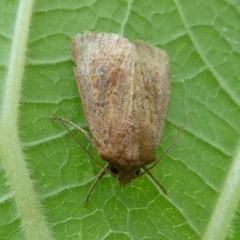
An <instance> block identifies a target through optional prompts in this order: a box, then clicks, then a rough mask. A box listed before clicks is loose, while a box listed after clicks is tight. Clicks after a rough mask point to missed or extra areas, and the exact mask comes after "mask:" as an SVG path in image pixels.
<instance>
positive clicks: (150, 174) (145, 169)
mask: <svg viewBox="0 0 240 240" xmlns="http://www.w3.org/2000/svg"><path fill="white" fill-rule="evenodd" d="M143 169H144V171H145V172H146V173H147V174H148V175H149V176H150V178H151V179H152V180H153V181H154V182H155V183H156V184H157V185H158V186H159V187H160V188H161V189H162V190H163V192H164V193H165V194H166V195H167V191H166V189H165V188H164V187H163V186H162V185H161V183H160V182H158V180H157V179H156V178H155V177H154V176H153V175H152V173H151V172H150V171H149V170H148V169H147V168H146V167H143Z"/></svg>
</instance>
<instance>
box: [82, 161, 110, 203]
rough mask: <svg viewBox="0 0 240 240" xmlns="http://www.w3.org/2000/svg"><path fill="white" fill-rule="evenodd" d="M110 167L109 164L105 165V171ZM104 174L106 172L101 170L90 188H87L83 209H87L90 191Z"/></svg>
mask: <svg viewBox="0 0 240 240" xmlns="http://www.w3.org/2000/svg"><path fill="white" fill-rule="evenodd" d="M109 167H110V164H107V165H106V166H105V168H106V169H108V168H109ZM105 173H106V170H105V169H102V170H101V171H100V172H99V173H98V175H97V176H96V178H95V180H94V182H93V183H92V185H91V187H90V188H89V190H88V192H87V196H86V199H85V207H87V204H88V200H89V197H90V194H91V193H92V190H93V189H94V187H95V186H96V184H97V183H98V181H100V180H101V178H102V177H103V176H104V174H105Z"/></svg>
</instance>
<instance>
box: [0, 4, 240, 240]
mask: <svg viewBox="0 0 240 240" xmlns="http://www.w3.org/2000/svg"><path fill="white" fill-rule="evenodd" d="M0 9H1V17H0V30H1V33H0V52H1V54H0V63H1V65H0V66H1V67H0V78H1V80H0V159H1V172H0V186H1V191H0V213H1V214H0V239H53V238H54V239H108V240H110V239H111V240H112V239H161V240H162V239H174V240H175V239H181V240H182V239H191V240H193V239H207V240H209V239H217V240H219V239H226V238H227V239H236V240H237V239H239V238H240V220H239V217H238V216H239V215H240V212H239V208H238V206H237V205H238V202H239V198H240V192H239V189H240V180H239V176H240V174H239V170H240V157H239V156H240V151H239V147H238V144H239V138H240V137H239V133H240V124H239V122H240V121H239V120H240V118H239V116H240V108H239V105H240V99H239V96H240V87H239V86H240V85H239V80H240V79H239V76H240V68H239V62H240V57H239V52H240V44H239V39H240V31H239V12H240V5H239V3H238V2H237V1H231V0H228V1H222V0H213V1H207V0H202V1H190V0H185V1H180V0H179V1H164V0H152V1H150V0H149V1H145V0H138V1H130V0H129V1H128V0H125V1H124V0H114V1H107V0H97V1H93V0H82V1H77V0H71V1H63V0H62V1H61V0H58V1H43V0H41V1H36V2H35V4H34V5H33V3H32V1H30V0H29V1H27V0H25V1H17V0H15V1H14V0H4V1H1V2H0ZM84 30H91V31H98V32H99V31H104V32H113V33H117V34H120V35H123V36H124V37H126V38H128V39H130V40H131V41H134V40H136V39H141V40H144V41H146V42H148V43H150V44H152V45H155V46H157V47H159V48H162V49H164V50H166V51H167V52H168V54H169V56H170V59H171V75H172V79H171V82H172V85H171V96H170V103H169V109H168V115H167V119H166V123H165V128H164V133H163V137H162V140H161V142H160V145H159V149H158V152H157V155H158V156H159V157H160V156H161V154H162V153H163V152H164V150H165V149H166V148H167V147H168V146H169V144H170V143H171V141H172V139H173V138H174V136H175V135H176V133H177V132H178V130H179V129H180V128H181V126H182V125H183V124H184V123H185V122H186V121H187V120H188V119H189V118H191V121H190V122H189V123H188V124H187V125H186V127H185V128H184V129H183V131H181V133H180V136H179V137H178V138H177V141H176V142H175V143H174V145H173V147H172V148H171V150H170V151H169V152H168V154H167V155H166V156H165V157H164V158H163V159H162V160H161V162H160V163H159V164H158V165H157V166H156V167H155V168H154V169H153V171H152V173H153V174H154V176H155V177H156V178H157V179H158V181H159V182H161V184H162V185H163V186H164V187H165V188H166V189H167V192H168V194H167V195H164V194H163V192H161V190H159V188H158V187H157V186H156V184H155V183H154V182H152V181H151V179H149V178H148V177H147V176H143V177H142V178H139V179H136V180H134V181H133V182H132V183H131V184H129V185H127V186H126V187H124V188H121V187H120V186H119V185H118V183H117V180H116V179H114V178H113V177H112V176H110V175H109V174H106V175H105V176H104V177H103V178H102V179H101V181H100V182H98V184H97V185H96V187H95V188H94V190H93V192H92V195H91V196H90V200H89V203H88V206H87V207H84V200H85V197H86V194H87V191H88V190H89V187H90V186H91V183H92V182H93V180H94V179H95V177H96V175H97V174H98V172H99V171H100V168H99V167H98V166H97V165H96V164H95V163H94V162H93V161H92V160H91V159H89V157H88V156H87V155H86V154H85V153H84V151H83V150H81V148H80V147H79V146H78V145H77V143H76V142H75V141H74V140H73V139H72V138H71V136H70V134H69V133H68V132H67V131H66V129H65V128H64V127H63V126H62V125H61V124H60V123H59V122H57V121H52V120H51V119H50V113H49V111H50V112H52V113H54V114H56V115H57V116H59V117H63V118H66V119H69V120H70V121H72V122H74V123H76V124H77V125H79V126H80V127H82V128H85V129H86V130H87V129H88V128H87V125H86V121H85V118H84V114H83V108H82V105H81V101H80V97H79V93H78V89H77V85H76V81H75V76H74V73H73V67H74V63H73V62H72V60H71V39H72V37H73V36H74V35H76V34H77V33H79V32H82V31H84ZM71 129H72V130H73V133H74V134H75V135H76V136H77V138H78V139H79V141H80V142H81V143H82V144H83V145H84V146H85V147H86V148H87V149H88V150H89V152H90V153H91V154H92V155H93V156H94V157H95V158H96V159H98V160H99V161H101V160H100V159H99V156H98V155H97V153H96V151H95V150H94V149H93V147H92V146H90V145H89V143H88V142H87V140H86V139H85V138H84V136H82V134H81V133H79V132H78V131H77V130H74V129H73V128H71Z"/></svg>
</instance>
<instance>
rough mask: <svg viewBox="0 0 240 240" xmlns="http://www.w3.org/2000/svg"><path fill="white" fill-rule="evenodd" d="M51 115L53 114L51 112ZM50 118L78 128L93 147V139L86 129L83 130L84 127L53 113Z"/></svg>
mask: <svg viewBox="0 0 240 240" xmlns="http://www.w3.org/2000/svg"><path fill="white" fill-rule="evenodd" d="M52 115H53V114H52ZM51 119H53V120H58V121H60V122H66V123H68V124H70V125H72V126H73V127H74V128H76V129H77V130H79V131H80V132H81V133H82V134H83V135H84V136H85V137H86V139H87V140H88V141H89V142H90V143H91V144H92V145H93V146H94V147H95V144H94V141H93V140H92V138H91V137H90V135H89V133H88V132H87V131H85V130H84V129H82V128H81V127H79V126H78V125H77V124H75V123H74V122H71V121H69V120H67V119H65V118H60V117H57V116H55V115H53V116H52V117H51Z"/></svg>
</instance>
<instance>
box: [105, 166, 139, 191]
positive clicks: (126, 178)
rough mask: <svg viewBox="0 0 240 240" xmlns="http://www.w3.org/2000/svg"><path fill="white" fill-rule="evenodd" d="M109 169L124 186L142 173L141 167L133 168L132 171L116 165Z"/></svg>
mask: <svg viewBox="0 0 240 240" xmlns="http://www.w3.org/2000/svg"><path fill="white" fill-rule="evenodd" d="M109 170H110V171H111V172H112V173H113V175H114V176H115V177H117V179H118V181H119V183H120V185H122V186H124V185H126V184H127V183H130V182H131V181H132V180H133V179H134V178H137V177H138V175H139V174H140V169H137V170H132V171H122V170H119V169H117V168H115V167H114V166H110V168H109Z"/></svg>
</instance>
